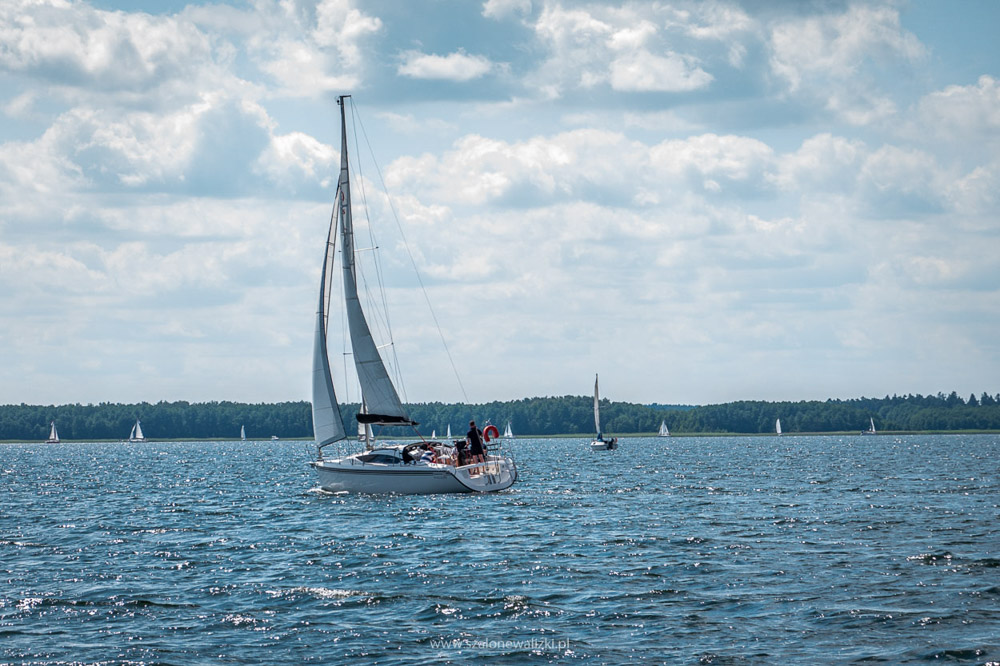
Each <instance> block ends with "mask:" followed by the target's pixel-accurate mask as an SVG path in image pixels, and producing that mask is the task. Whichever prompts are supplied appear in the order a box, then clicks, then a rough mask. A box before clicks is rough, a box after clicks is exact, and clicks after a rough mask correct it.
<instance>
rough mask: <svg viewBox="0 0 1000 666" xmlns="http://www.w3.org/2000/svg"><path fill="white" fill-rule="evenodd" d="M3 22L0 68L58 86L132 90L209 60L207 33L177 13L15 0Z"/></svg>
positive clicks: (2, 12) (194, 70)
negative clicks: (113, 9) (131, 10)
mask: <svg viewBox="0 0 1000 666" xmlns="http://www.w3.org/2000/svg"><path fill="white" fill-rule="evenodd" d="M0 25H3V26H4V27H3V28H2V29H0V52H2V54H3V56H2V57H0V67H2V68H3V69H6V70H7V71H10V72H16V73H19V74H27V75H30V76H34V77H38V78H41V79H45V80H47V81H49V82H51V83H53V84H56V85H69V86H76V87H88V88H96V89H98V90H104V91H120V90H129V91H133V92H134V91H136V90H144V89H148V88H151V87H155V86H157V85H160V84H161V83H162V82H163V81H164V80H169V79H176V78H180V77H185V76H188V77H189V76H197V75H198V74H199V70H200V69H201V68H202V64H201V63H203V62H204V61H206V60H211V58H212V55H211V54H212V48H211V45H210V41H209V39H208V37H207V36H206V35H205V34H204V33H202V32H201V31H200V30H198V29H197V28H196V27H195V26H194V25H192V24H191V23H189V22H187V21H185V20H184V19H182V18H178V17H169V16H167V17H154V16H151V15H149V14H142V13H128V12H108V11H103V10H99V9H95V8H93V7H91V6H89V5H87V4H82V3H67V2H59V1H57V0H51V1H45V0H43V1H41V2H34V1H29V0H20V1H19V0H14V1H13V2H6V3H4V5H3V7H2V8H0Z"/></svg>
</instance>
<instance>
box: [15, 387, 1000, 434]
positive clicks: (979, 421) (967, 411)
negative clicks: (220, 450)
mask: <svg viewBox="0 0 1000 666" xmlns="http://www.w3.org/2000/svg"><path fill="white" fill-rule="evenodd" d="M407 408H408V410H409V413H410V416H411V417H412V418H413V419H414V420H416V421H418V422H419V423H420V424H421V425H420V427H419V431H420V432H421V433H422V434H423V435H425V436H426V435H429V434H430V433H431V432H433V431H436V432H437V435H438V436H439V437H443V436H444V435H445V432H446V430H447V428H448V427H449V426H451V430H452V433H453V435H454V436H456V437H460V436H462V435H463V434H464V433H465V431H466V430H467V429H468V422H469V420H470V419H475V420H476V422H477V424H478V425H479V426H480V427H483V426H484V425H485V424H486V423H487V422H491V423H492V424H494V425H496V426H497V428H499V429H500V431H501V432H502V431H503V429H504V426H505V425H506V424H507V422H508V421H509V422H510V423H511V427H512V429H513V431H514V434H515V436H516V435H581V436H583V435H590V434H593V433H594V412H593V398H591V397H588V396H562V397H547V398H525V399H523V400H515V401H507V402H489V403H483V404H476V405H465V404H452V403H441V402H431V403H416V404H410V405H408V406H407ZM357 411H358V405H357V404H346V405H342V406H341V414H342V416H343V419H344V424H345V426H346V427H347V428H348V432H356V429H357V421H356V420H355V414H357ZM136 419H140V420H141V421H142V427H143V431H144V433H145V435H146V436H147V437H149V438H150V439H167V440H170V439H236V438H238V437H239V434H240V428H241V427H244V428H245V429H246V433H247V438H248V439H251V440H261V439H269V438H270V437H271V436H272V435H277V436H278V437H280V438H288V439H295V438H310V437H312V410H311V407H310V404H309V403H308V402H305V401H300V402H279V403H257V404H249V403H239V402H204V403H189V402H184V401H180V402H157V403H147V402H143V403H138V404H127V405H126V404H118V403H100V404H97V405H80V404H73V405H59V406H55V405H49V406H45V405H25V404H21V405H0V440H14V441H34V440H44V439H45V438H46V437H47V436H48V434H49V423H50V422H52V421H55V422H56V425H57V427H58V429H59V435H60V437H61V438H62V439H66V440H85V441H86V440H115V439H127V438H128V436H129V432H130V431H131V429H132V426H133V425H134V424H135V421H136ZM777 419H781V424H782V430H783V431H784V432H785V433H794V432H810V433H823V432H851V431H861V430H865V429H867V427H868V424H869V419H874V420H875V424H876V428H877V429H878V430H880V431H884V430H890V431H916V430H940V431H955V430H1000V394H997V395H990V394H988V393H983V394H982V395H981V396H980V397H978V398H977V397H976V396H975V394H973V395H970V396H969V398H968V399H962V398H961V397H960V396H958V395H957V394H956V393H955V392H952V393H951V394H949V395H944V394H943V393H938V394H937V395H933V396H923V395H919V394H918V395H912V394H910V395H906V396H895V395H894V396H892V397H889V396H886V397H884V398H855V399H848V400H833V399H831V400H826V401H819V400H815V401H800V402H766V401H752V400H748V401H738V402H730V403H724V404H719V405H703V406H689V405H639V404H634V403H627V402H612V401H609V400H602V401H601V425H602V429H603V430H604V432H605V433H609V434H615V433H619V434H626V433H627V434H641V433H649V434H652V433H655V432H656V431H657V429H658V428H659V426H660V422H661V421H665V422H666V424H667V426H668V427H669V428H670V431H671V433H673V434H677V435H680V434H703V433H722V434H753V433H770V432H774V426H775V421H776V420H777ZM380 434H382V435H385V436H388V435H412V434H413V431H412V430H410V429H403V428H392V429H385V431H384V432H382V433H380Z"/></svg>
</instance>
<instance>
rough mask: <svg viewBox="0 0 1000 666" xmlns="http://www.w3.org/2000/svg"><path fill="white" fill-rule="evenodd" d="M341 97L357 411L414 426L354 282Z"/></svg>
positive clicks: (344, 239)
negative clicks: (365, 410) (359, 406)
mask: <svg viewBox="0 0 1000 666" xmlns="http://www.w3.org/2000/svg"><path fill="white" fill-rule="evenodd" d="M344 106H345V104H344V97H341V98H340V127H341V137H340V140H341V148H340V182H339V184H338V185H337V214H338V216H339V219H340V238H341V254H342V261H343V269H344V300H345V301H346V309H347V327H348V330H349V331H350V334H351V348H352V350H353V352H354V367H355V368H356V369H357V372H358V381H359V382H360V383H361V394H362V396H364V402H365V405H366V406H367V407H368V413H367V414H365V413H362V414H358V420H359V421H361V422H363V423H377V424H382V425H416V423H415V422H414V421H412V420H410V417H409V416H408V415H407V413H406V410H405V409H404V408H403V403H402V402H400V400H399V395H398V394H397V393H396V387H395V386H393V385H392V380H391V379H390V378H389V373H387V372H386V369H385V364H384V363H383V362H382V357H381V356H379V353H378V347H377V346H376V345H375V340H374V338H373V337H372V333H371V329H370V328H369V326H368V320H367V319H365V313H364V310H362V309H361V300H360V299H359V298H358V281H357V273H356V269H355V265H354V223H353V219H352V215H351V183H350V173H349V170H348V166H347V119H346V115H345V111H344Z"/></svg>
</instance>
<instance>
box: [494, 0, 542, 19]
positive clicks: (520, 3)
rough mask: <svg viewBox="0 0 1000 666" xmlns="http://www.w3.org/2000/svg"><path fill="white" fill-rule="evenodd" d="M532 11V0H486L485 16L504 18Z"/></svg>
mask: <svg viewBox="0 0 1000 666" xmlns="http://www.w3.org/2000/svg"><path fill="white" fill-rule="evenodd" d="M530 11H531V0H486V2H484V3H483V16H485V17H487V18H493V19H502V18H506V17H507V16H510V15H512V14H527V13H529V12H530Z"/></svg>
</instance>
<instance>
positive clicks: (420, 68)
mask: <svg viewBox="0 0 1000 666" xmlns="http://www.w3.org/2000/svg"><path fill="white" fill-rule="evenodd" d="M402 58H403V62H402V63H401V64H400V65H399V67H398V69H397V70H396V71H397V73H399V75H400V76H406V77H409V78H412V79H443V80H449V81H471V80H472V79H478V78H480V77H482V76H485V75H486V74H488V73H489V72H490V70H491V69H493V64H492V63H491V62H490V61H489V59H488V58H485V57H483V56H479V55H468V54H466V53H464V52H462V51H458V52H456V53H449V54H448V55H445V56H439V55H434V54H426V53H420V52H419V51H406V52H404V53H403V54H402Z"/></svg>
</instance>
